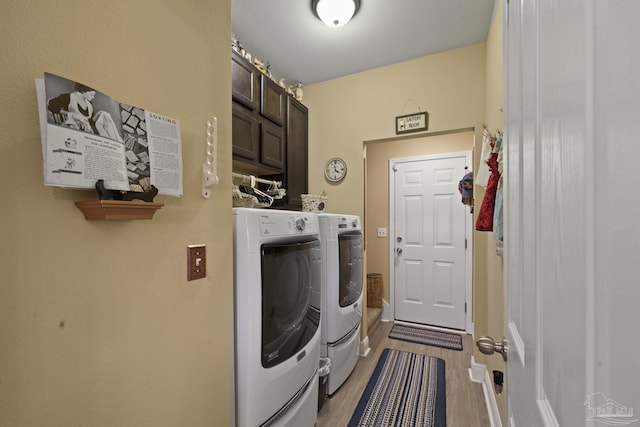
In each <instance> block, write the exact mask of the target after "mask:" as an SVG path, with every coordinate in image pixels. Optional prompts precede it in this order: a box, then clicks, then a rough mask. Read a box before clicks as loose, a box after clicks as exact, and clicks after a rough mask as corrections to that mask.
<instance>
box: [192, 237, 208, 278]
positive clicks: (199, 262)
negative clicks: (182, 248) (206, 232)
mask: <svg viewBox="0 0 640 427" xmlns="http://www.w3.org/2000/svg"><path fill="white" fill-rule="evenodd" d="M206 254H207V251H206V247H205V245H189V246H187V280H196V279H203V278H205V277H207V257H206Z"/></svg>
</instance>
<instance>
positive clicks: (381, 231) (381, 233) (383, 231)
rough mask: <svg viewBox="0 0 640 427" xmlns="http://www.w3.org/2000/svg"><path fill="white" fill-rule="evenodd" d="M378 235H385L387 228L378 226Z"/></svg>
mask: <svg viewBox="0 0 640 427" xmlns="http://www.w3.org/2000/svg"><path fill="white" fill-rule="evenodd" d="M378 237H387V229H386V228H378Z"/></svg>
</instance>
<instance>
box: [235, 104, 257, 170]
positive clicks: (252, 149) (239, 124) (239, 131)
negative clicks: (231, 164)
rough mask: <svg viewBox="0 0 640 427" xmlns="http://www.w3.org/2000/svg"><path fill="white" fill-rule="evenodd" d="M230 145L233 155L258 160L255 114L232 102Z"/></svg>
mask: <svg viewBox="0 0 640 427" xmlns="http://www.w3.org/2000/svg"><path fill="white" fill-rule="evenodd" d="M231 104H232V113H231V114H232V116H231V127H232V136H231V137H232V146H233V155H234V157H236V156H240V157H242V158H244V159H247V160H252V161H257V160H258V148H259V142H260V141H259V138H260V133H259V132H260V129H259V127H258V119H257V118H256V116H255V114H254V113H253V112H252V111H251V110H248V109H247V108H244V107H243V106H242V105H240V104H238V103H236V102H232V103H231Z"/></svg>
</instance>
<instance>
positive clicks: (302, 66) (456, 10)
mask: <svg viewBox="0 0 640 427" xmlns="http://www.w3.org/2000/svg"><path fill="white" fill-rule="evenodd" d="M493 7H494V0H361V6H360V10H359V11H358V13H357V14H356V16H355V17H354V18H353V19H352V20H351V22H349V23H347V24H346V25H345V26H343V27H339V28H330V27H328V26H326V25H325V24H323V23H322V22H321V21H320V20H319V19H318V18H316V16H315V15H314V14H313V12H312V11H311V0H268V1H267V0H232V15H233V32H234V34H235V35H236V37H237V39H238V40H239V41H240V42H241V43H242V45H243V47H244V48H245V49H246V50H247V51H248V52H250V53H251V54H252V55H253V56H254V57H255V56H258V57H259V58H261V59H262V60H263V61H264V62H265V63H267V62H269V63H270V65H271V68H270V69H271V72H272V74H273V76H274V77H275V78H276V79H279V78H281V77H284V78H285V79H286V82H287V84H291V83H295V82H301V83H302V84H304V85H309V84H312V83H318V82H322V81H326V80H331V79H334V78H337V77H342V76H346V75H349V74H353V73H358V72H361V71H365V70H370V69H373V68H377V67H382V66H385V65H390V64H395V63H398V62H402V61H407V60H410V59H415V58H420V57H423V56H427V55H431V54H434V53H437V52H443V51H446V50H450V49H456V48H459V47H463V46H469V45H473V44H477V43H483V42H485V41H486V39H487V33H488V31H489V25H490V23H491V15H492V12H493Z"/></svg>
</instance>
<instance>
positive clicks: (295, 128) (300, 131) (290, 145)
mask: <svg viewBox="0 0 640 427" xmlns="http://www.w3.org/2000/svg"><path fill="white" fill-rule="evenodd" d="M287 98H288V106H287V170H286V180H285V181H286V188H287V207H288V208H289V209H292V208H299V209H302V198H301V197H300V194H306V193H307V186H308V184H307V183H308V176H307V175H308V165H307V163H308V158H307V142H308V138H309V132H308V116H309V113H308V110H307V107H305V106H304V105H302V104H301V103H299V102H298V101H296V100H295V99H293V98H291V97H287Z"/></svg>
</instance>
